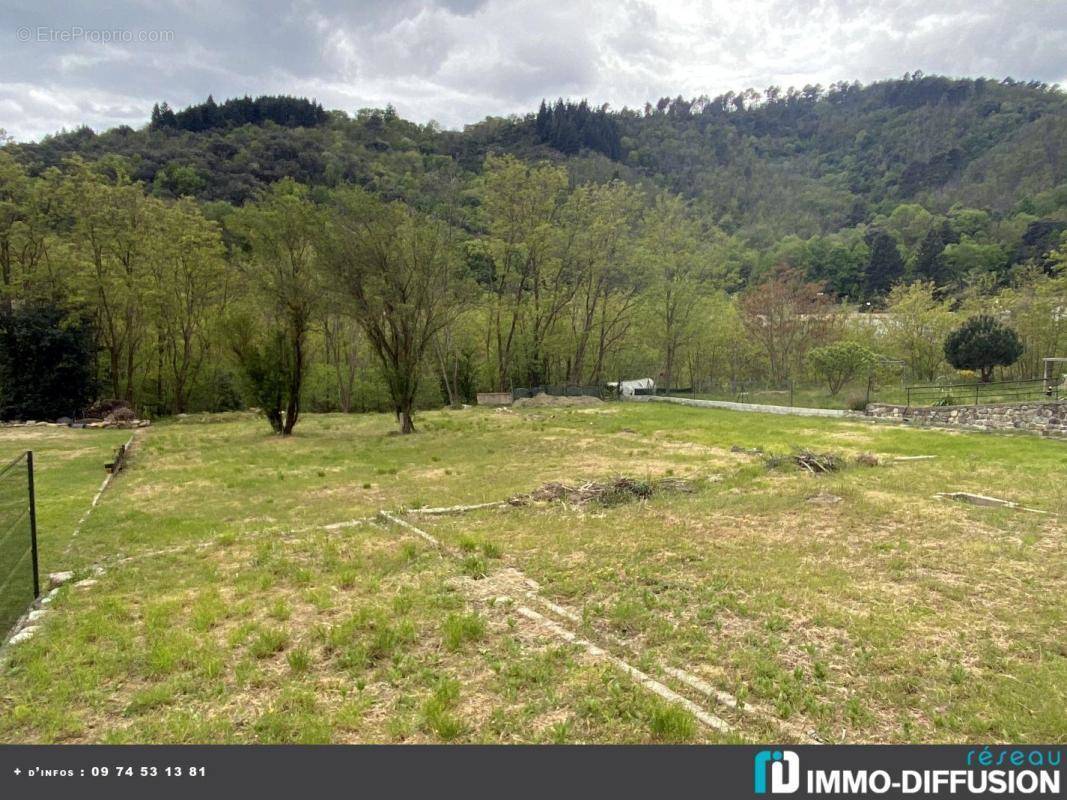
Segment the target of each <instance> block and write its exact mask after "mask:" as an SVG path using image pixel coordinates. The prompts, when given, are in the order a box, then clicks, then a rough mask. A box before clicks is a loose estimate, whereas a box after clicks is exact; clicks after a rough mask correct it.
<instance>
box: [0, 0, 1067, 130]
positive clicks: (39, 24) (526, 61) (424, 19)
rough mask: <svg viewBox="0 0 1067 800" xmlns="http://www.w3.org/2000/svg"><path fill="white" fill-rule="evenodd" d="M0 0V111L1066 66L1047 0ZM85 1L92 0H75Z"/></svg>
mask: <svg viewBox="0 0 1067 800" xmlns="http://www.w3.org/2000/svg"><path fill="white" fill-rule="evenodd" d="M94 5H95V8H92V9H91V10H89V9H87V10H83V11H77V10H71V9H70V4H69V3H66V2H52V1H51V0H32V2H27V1H26V0H0V128H3V129H6V130H7V132H8V134H9V135H13V136H14V137H15V138H17V139H28V138H36V137H39V136H42V135H44V134H46V133H50V132H54V131H57V130H59V129H61V128H64V127H67V128H70V127H73V126H76V125H79V124H87V125H90V126H92V127H93V128H95V129H97V130H100V129H104V128H107V127H111V126H114V125H119V124H128V125H132V126H135V127H136V126H139V125H142V124H144V123H145V122H146V120H147V117H148V114H149V112H150V110H151V108H152V104H153V103H154V102H156V101H162V100H166V101H168V102H169V103H170V104H171V105H172V106H176V107H180V106H184V105H188V104H189V103H192V102H199V101H201V100H203V99H204V98H206V96H207V95H208V94H209V93H211V94H213V95H214V96H215V99H216V100H221V99H223V98H226V97H232V96H235V95H243V94H251V95H256V94H271V93H286V94H296V95H306V96H310V97H314V98H317V99H318V100H319V101H320V102H322V103H323V104H324V105H325V106H326V107H327V108H331V109H332V108H340V109H344V110H346V111H349V112H352V111H355V110H356V109H359V108H364V107H367V106H384V105H386V104H387V103H392V104H393V105H394V106H396V108H397V110H398V111H399V112H400V114H401V115H403V116H405V117H407V118H409V119H414V120H417V121H419V122H426V121H429V120H431V119H433V120H437V121H438V122H439V123H441V124H442V125H443V126H445V127H449V128H460V127H462V126H463V125H464V124H467V123H471V122H476V121H478V120H480V119H482V118H484V117H485V116H487V115H490V114H492V115H498V114H509V113H514V112H518V113H522V112H526V111H529V110H531V109H532V108H534V107H535V106H536V104H537V103H538V102H539V101H540V99H541V98H542V97H550V98H552V97H557V96H564V97H572V98H580V97H586V98H589V99H590V100H591V101H593V102H595V103H598V104H599V103H602V102H607V103H610V104H611V105H612V106H613V107H621V106H624V105H629V106H642V105H643V104H644V102H645V101H646V100H655V99H656V98H658V97H662V96H664V95H670V96H676V95H678V94H682V95H685V96H687V97H688V96H694V95H698V94H709V95H715V94H719V93H721V92H724V91H727V90H730V89H733V90H740V89H745V88H748V87H754V88H758V89H761V88H763V87H766V86H769V85H780V86H783V87H787V86H790V85H795V86H802V85H804V84H807V83H822V84H824V85H825V84H828V83H832V82H834V81H837V80H852V79H858V80H861V81H865V82H866V81H871V80H876V79H879V78H886V77H896V76H899V75H902V74H903V73H904V72H910V71H913V70H916V69H920V70H922V71H924V72H926V73H942V74H948V75H955V76H979V75H984V76H987V77H997V78H999V77H1003V76H1005V75H1010V76H1012V77H1014V78H1017V79H1028V80H1029V79H1037V80H1042V81H1046V82H1049V83H1060V82H1063V83H1064V84H1067V2H1062V0H982V1H981V2H977V1H975V2H958V1H955V0H900V1H899V2H888V1H887V0H882V1H879V0H701V1H693V2H669V1H668V0H660V1H659V2H655V1H653V0H554V1H553V2H529V1H525V2H524V1H523V0H382V1H377V0H375V1H372V2H359V0H355V1H354V2H353V1H352V0H349V2H344V0H296V1H295V2H271V1H270V0H266V1H264V2H254V1H253V0H234V1H233V2H229V1H228V0H221V1H220V0H214V2H206V0H180V1H179V0H140V1H139V2H121V0H114V1H113V2H106V1H105V2H99V3H95V4H94ZM86 6H89V4H86Z"/></svg>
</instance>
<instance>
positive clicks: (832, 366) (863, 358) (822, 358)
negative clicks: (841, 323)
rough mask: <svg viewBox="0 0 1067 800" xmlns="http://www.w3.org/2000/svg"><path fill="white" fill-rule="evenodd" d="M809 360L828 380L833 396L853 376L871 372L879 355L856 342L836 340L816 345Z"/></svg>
mask: <svg viewBox="0 0 1067 800" xmlns="http://www.w3.org/2000/svg"><path fill="white" fill-rule="evenodd" d="M808 360H809V361H810V362H811V365H812V367H813V368H814V370H815V371H816V372H817V373H818V374H819V376H820V377H821V378H822V379H823V380H825V381H826V383H827V385H828V386H829V388H830V395H831V397H833V396H836V395H837V393H838V392H840V391H841V387H842V386H844V385H845V384H846V383H848V382H849V381H851V380H852V379H853V378H855V377H857V376H858V375H861V374H866V373H867V372H870V370H872V369H873V368H874V365H875V364H876V363H877V361H878V356H876V355H875V354H874V353H873V352H871V351H870V350H869V349H867V348H866V347H864V346H863V345H862V344H857V343H856V342H835V343H834V344H828V345H825V346H824V347H816V348H815V349H814V350H812V351H811V352H810V353H808Z"/></svg>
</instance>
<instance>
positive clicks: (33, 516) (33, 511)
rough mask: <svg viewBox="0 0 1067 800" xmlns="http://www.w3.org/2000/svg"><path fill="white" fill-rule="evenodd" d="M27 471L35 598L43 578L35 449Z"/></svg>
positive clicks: (27, 460) (29, 456) (30, 452)
mask: <svg viewBox="0 0 1067 800" xmlns="http://www.w3.org/2000/svg"><path fill="white" fill-rule="evenodd" d="M26 472H27V474H28V479H29V489H30V550H31V551H32V553H33V556H32V557H33V599H34V600H36V599H37V598H38V597H40V596H41V578H40V575H39V574H38V572H37V499H36V496H35V494H34V490H33V451H32V450H27V451H26Z"/></svg>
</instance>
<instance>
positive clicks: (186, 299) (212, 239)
mask: <svg viewBox="0 0 1067 800" xmlns="http://www.w3.org/2000/svg"><path fill="white" fill-rule="evenodd" d="M154 233H155V235H156V236H157V237H158V246H157V247H156V248H154V252H153V254H152V257H151V265H152V266H151V269H152V273H153V277H154V281H153V286H152V287H151V289H150V290H149V296H151V297H152V299H153V300H154V303H153V305H154V310H155V311H156V317H155V325H156V328H157V330H158V345H159V358H160V361H161V362H163V363H164V364H165V365H166V372H167V377H168V378H169V383H170V386H171V389H172V391H173V394H174V410H175V411H176V412H178V413H179V414H180V413H184V412H185V411H186V410H187V407H188V400H189V392H190V390H191V388H192V387H193V385H194V384H195V383H196V380H197V378H198V377H199V375H200V370H201V368H202V367H203V364H204V359H205V358H206V357H207V354H208V352H209V350H210V347H211V342H210V335H211V332H212V331H211V327H212V323H213V319H214V318H215V317H216V315H218V314H219V313H221V311H222V308H221V306H222V301H223V298H224V290H225V285H226V265H225V262H224V261H223V246H222V236H221V233H220V231H219V228H218V225H216V224H215V223H214V222H211V221H209V220H207V219H205V218H204V216H203V215H202V214H201V212H200V209H199V207H198V206H197V204H196V202H195V201H193V200H192V199H190V198H185V199H183V200H180V201H179V202H178V203H176V204H174V205H173V206H170V207H167V208H165V209H164V210H162V211H161V213H160V214H159V217H158V221H157V228H156V230H155V231H154ZM160 399H162V398H160Z"/></svg>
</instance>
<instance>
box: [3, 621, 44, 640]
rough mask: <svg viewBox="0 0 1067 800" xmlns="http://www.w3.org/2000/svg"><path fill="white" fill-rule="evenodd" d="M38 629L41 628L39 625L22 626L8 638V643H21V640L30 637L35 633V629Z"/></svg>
mask: <svg viewBox="0 0 1067 800" xmlns="http://www.w3.org/2000/svg"><path fill="white" fill-rule="evenodd" d="M40 629H41V628H40V626H39V625H27V626H26V627H25V628H23V629H22V630H20V631H19V632H18V633H16V634H15V635H14V636H12V637H11V638H10V639H9V640H8V644H22V642H25V641H26V640H27V639H32V638H33V635H34V634H35V633H37V631H39V630H40Z"/></svg>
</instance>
